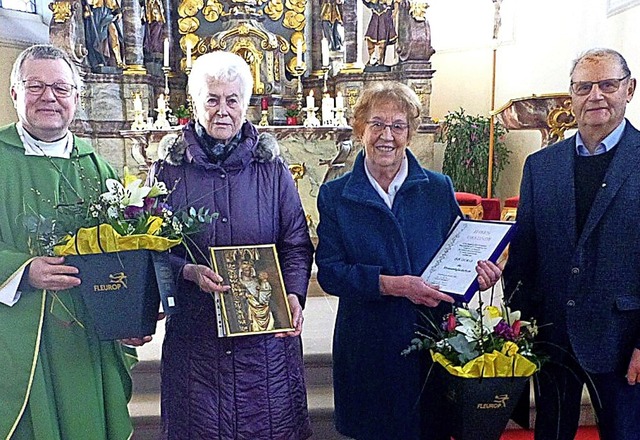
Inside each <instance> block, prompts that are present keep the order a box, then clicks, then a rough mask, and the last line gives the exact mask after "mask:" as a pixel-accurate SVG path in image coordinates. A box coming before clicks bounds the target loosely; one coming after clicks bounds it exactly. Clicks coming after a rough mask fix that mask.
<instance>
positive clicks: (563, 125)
mask: <svg viewBox="0 0 640 440" xmlns="http://www.w3.org/2000/svg"><path fill="white" fill-rule="evenodd" d="M547 125H548V126H549V128H550V131H549V142H548V145H549V144H552V143H555V142H557V141H559V140H562V139H564V132H565V131H567V130H568V129H570V128H575V127H576V126H577V122H576V116H575V115H574V114H573V108H572V107H571V99H566V100H564V102H563V103H562V105H561V106H560V107H556V108H554V109H553V110H551V111H550V112H549V115H548V116H547Z"/></svg>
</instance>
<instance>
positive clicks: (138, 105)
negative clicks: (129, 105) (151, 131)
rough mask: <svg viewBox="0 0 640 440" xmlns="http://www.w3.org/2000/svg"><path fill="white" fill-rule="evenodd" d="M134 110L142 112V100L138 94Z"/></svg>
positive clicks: (134, 102)
mask: <svg viewBox="0 0 640 440" xmlns="http://www.w3.org/2000/svg"><path fill="white" fill-rule="evenodd" d="M133 109H134V110H135V111H138V112H141V111H142V99H140V95H138V94H136V98H135V99H134V100H133Z"/></svg>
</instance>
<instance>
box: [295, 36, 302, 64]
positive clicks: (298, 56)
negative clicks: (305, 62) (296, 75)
mask: <svg viewBox="0 0 640 440" xmlns="http://www.w3.org/2000/svg"><path fill="white" fill-rule="evenodd" d="M296 67H302V40H298V41H297V42H296Z"/></svg>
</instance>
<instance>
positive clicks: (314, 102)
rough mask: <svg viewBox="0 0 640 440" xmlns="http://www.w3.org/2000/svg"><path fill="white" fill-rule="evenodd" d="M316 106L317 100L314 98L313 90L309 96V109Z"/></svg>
mask: <svg viewBox="0 0 640 440" xmlns="http://www.w3.org/2000/svg"><path fill="white" fill-rule="evenodd" d="M315 106H316V100H315V98H314V97H313V90H311V91H310V92H309V95H307V108H314V107H315Z"/></svg>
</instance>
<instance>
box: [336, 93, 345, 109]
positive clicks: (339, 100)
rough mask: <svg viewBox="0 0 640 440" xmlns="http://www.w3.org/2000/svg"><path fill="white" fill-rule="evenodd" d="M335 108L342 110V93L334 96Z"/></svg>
mask: <svg viewBox="0 0 640 440" xmlns="http://www.w3.org/2000/svg"><path fill="white" fill-rule="evenodd" d="M336 108H338V109H341V108H344V97H343V96H342V92H338V94H337V95H336Z"/></svg>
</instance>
